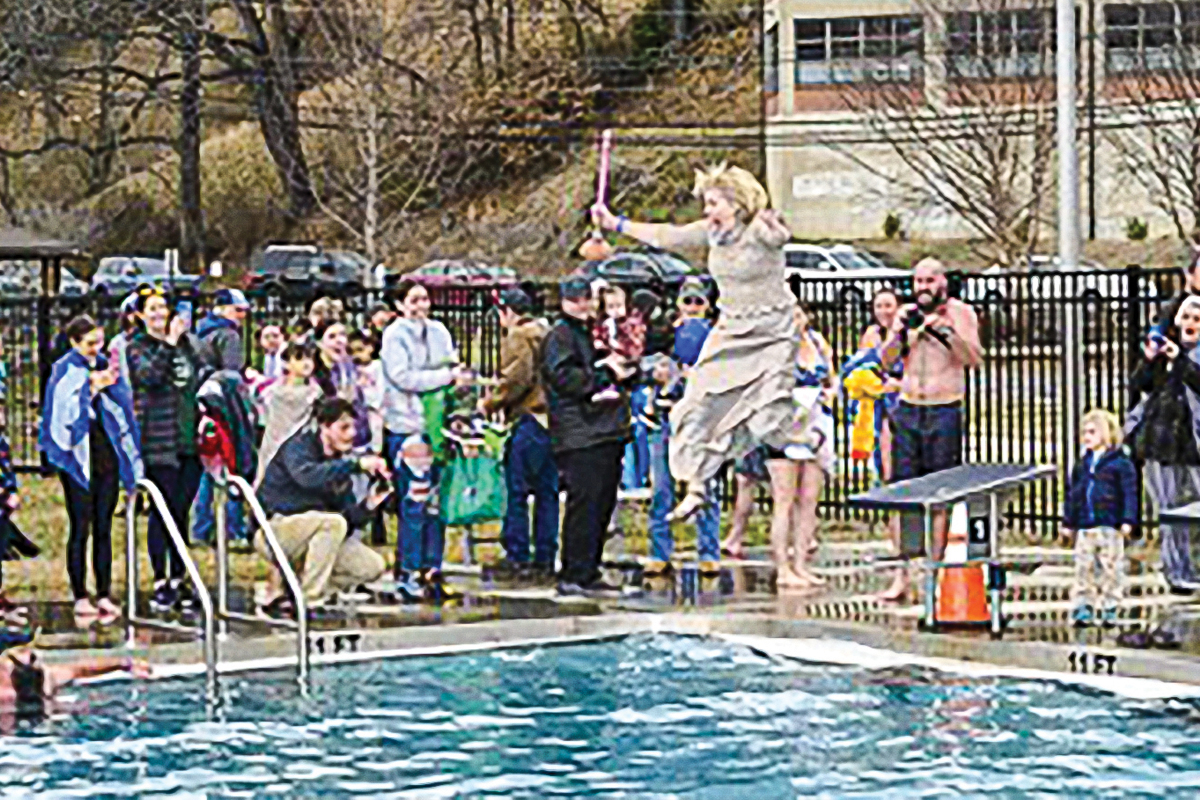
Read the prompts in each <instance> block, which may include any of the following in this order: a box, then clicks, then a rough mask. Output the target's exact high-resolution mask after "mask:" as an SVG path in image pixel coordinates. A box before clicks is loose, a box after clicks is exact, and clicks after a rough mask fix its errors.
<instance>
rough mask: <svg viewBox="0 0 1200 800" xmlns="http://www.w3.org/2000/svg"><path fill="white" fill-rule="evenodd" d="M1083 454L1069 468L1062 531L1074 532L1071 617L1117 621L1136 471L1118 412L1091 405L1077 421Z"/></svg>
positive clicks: (1079, 621) (1133, 518) (1134, 511)
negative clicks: (1125, 449)
mask: <svg viewBox="0 0 1200 800" xmlns="http://www.w3.org/2000/svg"><path fill="white" fill-rule="evenodd" d="M1080 439H1081V440H1082V443H1083V447H1084V454H1083V458H1082V459H1080V461H1079V463H1077V464H1076V465H1075V469H1074V470H1072V471H1071V485H1070V489H1069V490H1068V492H1067V503H1066V513H1065V515H1064V519H1063V535H1064V537H1065V538H1066V539H1067V540H1068V541H1069V540H1070V539H1071V537H1074V538H1075V585H1074V586H1073V587H1072V588H1071V600H1072V602H1073V603H1074V605H1075V608H1074V611H1073V612H1072V618H1073V619H1074V621H1075V624H1076V625H1077V626H1080V627H1083V626H1086V625H1088V624H1090V623H1091V622H1092V621H1093V620H1095V619H1099V620H1100V622H1101V623H1103V624H1104V625H1105V626H1111V625H1114V624H1116V621H1117V606H1118V605H1120V603H1121V598H1122V597H1123V596H1124V592H1125V586H1124V584H1125V538H1126V537H1128V536H1129V535H1130V534H1132V533H1133V527H1134V525H1136V524H1137V521H1138V484H1137V472H1136V471H1135V470H1134V468H1133V462H1132V461H1130V460H1129V456H1127V455H1126V454H1125V451H1124V449H1123V448H1122V447H1121V428H1120V423H1119V422H1118V421H1117V417H1116V415H1114V414H1112V413H1110V412H1108V411H1101V410H1095V411H1089V412H1088V413H1087V414H1086V415H1084V417H1083V421H1082V422H1081V423H1080Z"/></svg>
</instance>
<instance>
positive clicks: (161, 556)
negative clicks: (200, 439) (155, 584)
mask: <svg viewBox="0 0 1200 800" xmlns="http://www.w3.org/2000/svg"><path fill="white" fill-rule="evenodd" d="M202 469H203V468H202V467H201V466H200V459H198V458H196V457H195V456H190V457H189V456H184V457H182V458H180V461H179V464H178V465H177V466H170V467H164V466H157V465H154V464H147V465H146V477H147V478H149V479H150V481H151V483H153V484H154V485H155V486H157V487H158V489H159V491H160V492H162V494H163V499H164V500H166V501H167V508H169V509H170V511H171V518H172V519H174V520H175V525H176V527H177V528H179V533H180V534H181V535H182V536H183V541H184V542H187V541H188V512H189V511H191V509H192V501H193V500H195V499H196V491H197V490H198V489H199V488H200V473H201V471H202ZM146 540H147V541H146V545H147V547H148V549H149V550H150V566H151V567H152V568H153V569H154V580H156V581H161V580H163V579H164V578H166V577H167V558H168V553H169V554H170V560H171V577H172V578H182V577H183V575H184V568H183V559H182V558H180V557H179V552H178V551H177V550H176V549H175V547H174V546H173V545H172V544H171V538H170V535H169V534H168V533H167V526H166V525H165V524H164V523H163V520H162V517H160V516H159V515H158V509H157V508H154V507H151V509H150V524H149V526H148V527H147V530H146Z"/></svg>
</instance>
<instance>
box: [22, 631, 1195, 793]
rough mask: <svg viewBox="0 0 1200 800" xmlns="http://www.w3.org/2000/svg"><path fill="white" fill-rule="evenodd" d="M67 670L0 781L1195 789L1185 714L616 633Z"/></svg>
mask: <svg viewBox="0 0 1200 800" xmlns="http://www.w3.org/2000/svg"><path fill="white" fill-rule="evenodd" d="M314 676H315V678H314V684H315V686H314V693H313V696H312V697H311V698H309V699H308V700H302V699H300V698H299V697H298V696H297V692H296V690H295V687H294V684H293V682H292V680H291V677H290V675H288V674H285V673H279V674H255V675H243V676H236V677H227V678H226V679H224V681H223V684H224V686H225V687H226V690H227V691H228V692H229V701H228V703H227V705H226V706H225V709H224V712H223V714H224V717H223V719H221V720H219V721H212V722H209V721H206V720H205V717H204V711H203V703H202V685H201V681H200V680H198V679H197V680H191V679H188V680H178V681H164V682H159V683H151V684H130V683H110V684H97V685H92V686H87V687H79V688H77V689H76V690H74V696H75V705H76V709H77V710H78V711H86V712H87V713H86V714H83V713H81V714H78V715H76V716H74V717H71V718H58V719H53V720H50V721H48V722H46V723H43V724H42V725H41V726H40V727H38V728H37V729H34V730H24V731H21V732H18V733H16V734H12V735H8V736H5V737H3V741H2V743H0V796H2V797H22V796H34V795H37V796H39V797H156V796H170V797H280V796H287V797H314V796H320V797H322V798H346V797H396V798H450V797H479V798H484V797H486V798H501V797H559V796H561V797H585V796H586V797H627V798H631V797H636V798H711V799H712V800H717V799H718V798H721V799H724V798H741V797H745V798H754V800H769V799H770V798H792V797H798V796H801V797H810V796H811V797H854V798H914V797H1051V796H1057V797H1071V798H1089V797H1097V798H1099V797H1104V798H1111V797H1147V796H1158V795H1169V796H1173V797H1188V796H1195V795H1193V794H1192V793H1193V792H1195V791H1197V789H1198V788H1200V715H1198V714H1196V713H1195V710H1194V709H1193V707H1192V706H1191V705H1187V704H1183V703H1178V702H1171V703H1162V702H1130V701H1125V700H1121V699H1118V698H1114V697H1112V696H1108V695H1103V694H1098V693H1089V692H1081V691H1076V690H1072V689H1067V688H1063V687H1062V686H1058V685H1053V684H1047V683H1040V682H1025V681H1017V680H995V681H989V682H980V681H978V680H972V681H970V682H968V681H965V680H962V679H956V678H954V677H952V676H946V675H939V674H935V673H924V672H920V671H915V670H903V671H888V672H884V673H880V672H868V671H865V670H860V669H854V668H846V667H827V666H816V665H812V664H804V663H798V662H794V661H788V660H783V659H772V658H766V657H762V656H759V655H756V654H755V653H754V652H752V651H751V650H748V649H745V648H743V647H739V646H735V645H731V644H727V643H723V642H719V641H712V640H705V639H696V638H687V637H675V636H637V637H631V638H628V639H624V640H619V641H612V642H604V643H591V644H579V645H570V646H562V647H547V648H538V649H528V650H509V651H495V652H486V653H482V652H481V653H474V654H470V655H456V656H451V657H443V658H420V659H406V660H397V661H388V662H375V663H363V664H356V665H350V666H340V667H337V668H329V667H325V668H318V669H317V670H315V672H314Z"/></svg>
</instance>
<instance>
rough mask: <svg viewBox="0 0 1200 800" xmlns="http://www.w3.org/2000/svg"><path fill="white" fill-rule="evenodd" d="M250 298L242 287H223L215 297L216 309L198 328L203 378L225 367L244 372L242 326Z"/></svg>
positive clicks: (244, 356) (201, 376)
mask: <svg viewBox="0 0 1200 800" xmlns="http://www.w3.org/2000/svg"><path fill="white" fill-rule="evenodd" d="M249 310H250V301H249V300H247V299H246V295H244V294H243V293H242V290H241V289H221V290H219V291H218V292H217V293H216V294H215V295H214V296H213V308H212V311H209V312H208V314H207V315H206V316H205V317H204V319H202V320H200V325H199V326H198V327H197V328H196V336H197V337H198V338H199V339H200V348H199V350H198V352H197V355H198V356H199V357H200V362H201V365H202V368H201V374H200V380H201V381H204V380H207V379H208V377H209V376H210V375H212V374H213V373H214V372H216V371H218V370H222V369H229V370H234V371H235V372H241V371H242V369H243V368H244V367H245V366H246V351H245V350H243V349H242V325H243V324H244V323H245V322H246V313H247V312H248V311H249Z"/></svg>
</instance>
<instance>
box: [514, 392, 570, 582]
mask: <svg viewBox="0 0 1200 800" xmlns="http://www.w3.org/2000/svg"><path fill="white" fill-rule="evenodd" d="M504 475H505V481H506V482H507V484H508V508H507V509H506V510H505V514H504V528H503V530H502V531H501V534H500V539H501V541H502V542H503V544H504V552H505V554H506V555H507V556H508V560H509V561H514V562H518V563H521V564H524V563H527V562H528V561H529V495H533V530H534V544H533V547H534V555H533V560H534V561H535V562H537V563H538V564H545V565H547V566H550V567H553V566H554V556H555V555H556V554H557V553H558V466H557V465H556V464H555V463H554V451H553V450H552V449H551V447H550V432H549V431H548V430H546V429H545V428H543V427H542V426H541V423H539V422H538V421H537V420H536V419H534V418H533V417H531V416H529V415H526V416H523V417H521V418H520V419H519V420H517V424H516V426H515V427H514V428H513V432H512V436H511V437H510V438H509V440H508V444H507V446H506V447H505V453H504Z"/></svg>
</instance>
